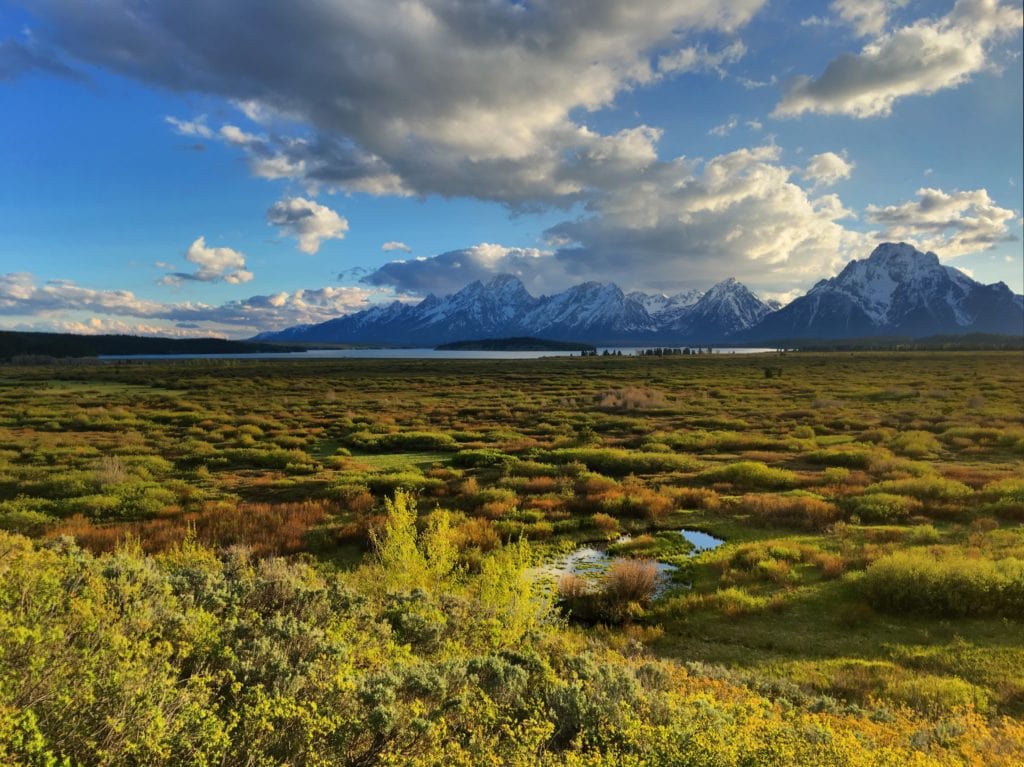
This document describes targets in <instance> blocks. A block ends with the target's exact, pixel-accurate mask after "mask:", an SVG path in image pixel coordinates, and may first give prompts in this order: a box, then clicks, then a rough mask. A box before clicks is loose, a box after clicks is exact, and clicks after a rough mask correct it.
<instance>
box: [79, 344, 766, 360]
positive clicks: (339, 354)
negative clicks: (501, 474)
mask: <svg viewBox="0 0 1024 767" xmlns="http://www.w3.org/2000/svg"><path fill="white" fill-rule="evenodd" d="M648 348H651V347H645V346H628V347H626V346H623V347H608V351H610V352H622V354H623V356H627V357H632V356H634V355H636V354H637V352H639V351H642V350H643V349H648ZM597 351H598V354H601V353H603V352H604V351H605V348H604V347H598V350H597ZM774 351H776V350H775V349H766V348H753V347H751V348H740V349H726V348H721V349H714V348H713V351H712V353H713V354H763V353H765V352H774ZM578 356H580V353H579V352H556V351H535V352H522V351H515V352H513V351H504V352H485V351H439V350H437V349H309V350H307V351H302V352H256V353H250V354H246V353H232V354H102V355H100V356H99V359H101V360H330V359H381V360H387V359H399V360H535V359H540V358H542V357H578Z"/></svg>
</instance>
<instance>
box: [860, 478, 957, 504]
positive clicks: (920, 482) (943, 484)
mask: <svg viewBox="0 0 1024 767" xmlns="http://www.w3.org/2000/svg"><path fill="white" fill-rule="evenodd" d="M864 492H865V493H887V494H890V495H909V496H911V497H912V498H918V499H920V500H922V501H924V500H942V501H951V500H959V499H961V498H966V497H967V496H969V495H971V493H972V492H973V491H972V490H971V488H969V487H968V486H967V485H965V484H964V483H963V482H958V481H957V480H955V479H947V478H946V477H911V478H908V479H890V480H886V481H885V482H878V483H877V484H874V485H871V486H870V487H868V488H867V489H866V490H865V491H864Z"/></svg>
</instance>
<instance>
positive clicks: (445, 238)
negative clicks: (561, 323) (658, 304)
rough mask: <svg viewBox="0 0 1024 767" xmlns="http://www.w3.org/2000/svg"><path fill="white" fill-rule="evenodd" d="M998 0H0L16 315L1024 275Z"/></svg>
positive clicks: (240, 329) (93, 317)
mask: <svg viewBox="0 0 1024 767" xmlns="http://www.w3.org/2000/svg"><path fill="white" fill-rule="evenodd" d="M1022 26H1024V16H1022V11H1021V6H1020V4H1019V3H1015V2H1012V1H1011V2H1006V1H1005V0H1004V1H1000V0H956V1H955V2H950V1H936V2H932V1H930V0H929V1H922V2H918V1H917V0H835V1H834V2H832V3H827V2H790V1H788V0H631V2H628V3H623V2H621V0H533V1H530V0H292V2H288V3H252V2H242V1H241V0H217V2H209V0H94V1H93V2H90V3H82V2H80V0H13V1H12V0H0V328H2V329H15V330H45V331H61V332H80V333H109V332H119V333H120V332H126V333H136V334H157V335H172V336H195V335H214V336H222V337H234V338H244V337H248V336H251V335H253V334H255V333H256V332H259V331H264V330H271V329H278V328H282V327H287V326H290V325H295V324H301V323H311V322H321V321H324V320H327V319H330V318H333V317H336V316H339V315H342V314H346V313H349V312H352V311H357V310H360V309H364V308H367V307H368V306H370V305H372V304H374V303H378V302H389V301H393V300H396V299H397V300H403V301H413V300H418V299H420V298H422V297H423V296H425V295H427V294H429V293H432V292H433V293H436V294H438V295H444V294H448V293H452V292H454V291H456V290H458V289H459V288H461V287H462V286H464V285H465V284H467V283H468V282H471V281H472V280H475V279H483V280H486V279H488V278H489V277H490V276H492V275H495V274H501V273H512V274H515V275H517V276H518V277H519V278H520V279H521V280H522V281H523V283H524V285H525V286H526V287H527V289H528V290H529V291H530V292H531V293H533V294H534V295H544V294H550V293H554V292H557V291H560V290H563V289H564V288H566V287H569V286H571V285H574V284H578V283H580V282H584V281H589V280H596V281H600V282H615V283H616V284H618V285H619V286H620V287H622V288H623V289H624V290H643V291H646V292H652V293H667V294H672V293H675V292H679V291H681V290H684V289H690V288H700V289H706V288H707V287H709V286H710V285H712V284H714V283H716V282H719V281H721V280H723V279H726V278H728V277H735V278H737V279H739V280H740V281H741V282H743V283H744V284H746V285H748V286H749V287H750V288H751V289H753V290H754V291H755V292H757V293H758V294H759V295H761V296H762V297H763V298H773V299H777V300H782V301H786V300H789V299H791V298H793V297H795V296H797V295H800V294H802V293H803V292H805V291H806V290H807V289H808V288H810V287H811V286H812V285H813V284H814V283H815V282H817V281H818V280H820V279H823V278H827V277H830V276H833V275H835V274H836V273H838V271H839V270H841V269H842V267H843V265H844V264H846V263H847V262H848V261H850V260H851V259H855V258H865V257H867V256H868V255H869V254H870V252H871V250H872V249H873V248H874V247H875V246H876V245H877V244H879V243H880V242H885V241H904V242H910V243H913V244H914V245H916V246H917V247H919V248H920V249H922V250H926V251H933V252H935V253H936V254H937V255H938V256H939V258H940V259H941V260H942V261H943V262H944V263H946V264H948V265H951V266H955V267H957V268H959V269H962V270H964V271H965V272H967V273H968V274H969V275H971V276H972V277H974V278H975V279H976V280H979V281H980V282H984V283H992V282H997V281H1003V282H1005V283H1006V284H1007V285H1009V286H1010V288H1012V289H1013V290H1014V291H1015V292H1018V293H1020V292H1022V290H1024V264H1022V245H1021V242H1022V236H1024V232H1022V218H1021V216H1022V213H1021V212H1022V209H1024V199H1022V188H1024V187H1022V183H1024V178H1022V175H1024V168H1022V164H1024V159H1022V145H1024V114H1022V112H1024V104H1022V92H1024V84H1022Z"/></svg>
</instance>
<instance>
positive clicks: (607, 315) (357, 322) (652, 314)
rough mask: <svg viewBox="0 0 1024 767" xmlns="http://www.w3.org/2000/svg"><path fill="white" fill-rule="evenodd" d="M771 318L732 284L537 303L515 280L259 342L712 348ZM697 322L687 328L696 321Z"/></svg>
mask: <svg viewBox="0 0 1024 767" xmlns="http://www.w3.org/2000/svg"><path fill="white" fill-rule="evenodd" d="M768 311H770V308H769V307H768V305H767V304H764V303H763V302H761V301H760V300H759V299H757V298H756V297H755V296H754V295H753V294H752V293H751V292H750V291H749V290H747V289H746V288H745V287H744V286H743V285H740V284H739V283H738V282H736V281H735V280H727V281H726V282H724V283H721V284H720V285H716V286H715V287H714V288H712V290H711V291H708V293H707V294H706V295H705V294H703V293H701V292H700V291H696V290H693V291H688V292H683V293H679V294H676V295H673V296H664V295H648V294H645V293H630V294H628V295H627V294H625V293H623V292H622V290H621V289H620V288H619V287H618V286H617V285H615V284H612V283H604V284H603V283H598V282H585V283H582V284H580V285H576V286H574V287H571V288H569V289H568V290H565V291H563V292H561V293H557V294H555V295H552V296H542V297H540V298H535V297H533V296H531V295H530V294H529V293H528V292H527V291H526V289H525V288H524V287H523V285H522V283H521V282H520V281H519V280H518V279H517V278H515V277H513V276H511V275H499V276H497V277H495V278H493V279H492V280H491V281H490V282H488V283H486V284H484V283H481V282H479V281H477V282H473V283H470V284H469V285H467V286H466V287H464V288H463V289H462V290H460V291H459V292H457V293H455V294H453V295H450V296H446V297H444V298H438V297H437V296H434V295H430V296H427V297H426V298H425V299H423V301H421V302H420V303H418V304H414V305H412V304H402V303H399V302H397V301H396V302H394V303H391V304H388V305H384V306H375V307H372V308H370V309H367V310H365V311H361V312H356V313H355V314H350V315H347V316H344V317H339V318H338V319H334V320H328V321H327V322H323V323H321V324H319V325H303V326H296V327H293V328H287V329H285V330H282V331H278V332H272V333H261V334H260V335H259V336H257V338H259V339H261V340H274V341H307V342H321V343H358V344H394V345H413V346H435V345H437V344H441V343H448V342H451V341H463V340H468V339H475V338H488V337H502V336H505V337H511V336H539V337H542V338H550V339H553V340H568V341H585V342H590V343H599V344H630V343H664V344H668V343H671V344H676V345H680V344H690V343H713V342H717V341H720V340H721V339H723V338H725V337H726V335H728V334H729V333H733V332H735V331H736V330H740V329H743V328H747V327H750V325H751V324H752V323H753V322H755V321H756V320H757V319H760V317H762V316H763V315H764V314H765V313H766V312H768ZM691 313H693V314H694V320H693V322H688V319H687V318H688V317H689V316H690V314H691Z"/></svg>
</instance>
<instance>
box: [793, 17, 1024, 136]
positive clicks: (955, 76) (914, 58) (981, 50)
mask: <svg viewBox="0 0 1024 767" xmlns="http://www.w3.org/2000/svg"><path fill="white" fill-rule="evenodd" d="M852 5H856V4H852ZM852 5H851V7H852ZM864 18H868V17H864ZM1021 18H1022V17H1021V11H1020V9H1019V8H1011V7H1009V6H1006V5H1002V4H1000V3H999V2H998V0H957V2H956V4H955V5H954V6H953V9H952V10H951V11H950V12H949V13H948V14H947V15H946V16H943V17H942V18H939V19H937V20H932V19H922V20H919V21H917V22H915V23H914V24H911V25H909V26H906V27H901V28H898V29H895V30H893V31H891V32H887V33H881V34H878V35H877V36H876V37H874V38H873V39H872V40H870V41H869V42H868V43H867V44H866V45H865V46H864V47H863V49H861V51H860V53H858V54H849V53H846V54H843V55H841V56H839V57H838V58H836V59H834V60H833V61H832V62H831V63H829V65H828V66H827V67H826V68H825V71H824V72H823V73H822V74H821V76H820V77H818V78H817V79H814V78H811V77H799V78H797V79H796V80H794V81H793V82H792V83H791V84H790V85H789V87H788V88H787V90H786V93H785V95H784V97H783V99H782V101H780V102H779V104H778V105H777V106H776V107H775V111H774V113H773V115H774V116H775V117H795V116H797V115H801V114H803V113H805V112H816V113H820V114H842V115H848V116H850V117H861V118H863V117H881V116H885V115H888V114H889V113H890V112H891V111H892V107H893V104H894V103H895V102H896V100H897V99H900V98H903V97H905V96H911V95H914V94H928V93H934V92H935V91H939V90H943V89H945V88H953V87H956V86H958V85H961V84H963V83H965V82H967V81H968V80H969V79H970V78H971V76H972V75H974V74H976V73H977V72H980V71H981V70H983V69H984V68H985V67H986V66H988V65H989V52H990V48H991V46H992V43H993V42H995V41H997V40H999V39H1001V38H1004V37H1006V36H1008V35H1010V34H1013V32H1014V31H1015V30H1019V29H1020V28H1021V23H1022V22H1021ZM871 26H872V27H873V26H874V24H873V23H872V25H871Z"/></svg>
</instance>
